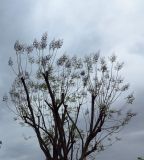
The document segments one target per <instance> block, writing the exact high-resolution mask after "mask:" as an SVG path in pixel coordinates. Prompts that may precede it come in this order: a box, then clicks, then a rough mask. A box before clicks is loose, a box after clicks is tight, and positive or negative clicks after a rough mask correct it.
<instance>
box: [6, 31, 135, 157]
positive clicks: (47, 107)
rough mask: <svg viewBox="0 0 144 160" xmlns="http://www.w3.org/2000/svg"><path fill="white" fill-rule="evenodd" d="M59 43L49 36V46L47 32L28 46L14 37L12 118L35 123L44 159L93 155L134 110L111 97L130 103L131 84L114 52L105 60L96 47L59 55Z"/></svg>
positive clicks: (108, 142) (110, 138)
mask: <svg viewBox="0 0 144 160" xmlns="http://www.w3.org/2000/svg"><path fill="white" fill-rule="evenodd" d="M62 44H63V41H62V40H53V41H51V42H50V43H49V45H48V46H47V34H46V33H45V34H43V36H42V38H41V40H40V41H39V42H38V41H37V40H34V42H33V45H30V46H26V45H23V44H21V43H19V41H16V43H15V45H14V49H15V51H16V59H15V61H13V60H12V58H10V59H9V65H10V66H11V68H12V70H13V71H14V73H15V75H16V78H15V80H14V82H13V84H12V87H11V90H10V98H11V101H12V102H13V104H14V105H15V109H13V111H14V112H15V113H16V115H17V117H16V118H15V119H19V118H20V120H21V121H22V122H23V124H27V125H28V126H30V127H31V128H33V130H34V131H35V134H36V136H37V139H38V142H39V145H40V148H41V150H42V151H43V153H44V155H45V157H46V159H47V160H84V159H86V158H87V159H95V154H94V153H96V152H99V151H102V150H104V149H105V147H106V146H109V145H111V144H112V143H113V141H114V139H113V138H114V136H113V134H114V133H117V132H119V131H120V130H121V129H122V128H123V126H124V125H125V124H127V123H128V122H129V120H130V119H131V118H132V117H133V116H134V115H135V114H134V113H132V112H131V111H127V112H126V111H125V110H124V108H120V107H119V106H118V104H116V103H115V104H116V106H115V105H114V102H115V101H116V100H117V99H118V98H119V97H122V98H124V96H125V97H126V98H125V99H124V100H126V102H127V103H130V104H131V103H132V102H133V100H134V97H133V95H132V94H130V95H128V96H126V94H125V92H126V91H127V90H128V88H129V84H124V80H123V78H122V77H121V76H120V74H119V72H120V70H121V69H122V67H123V63H119V62H117V60H116V56H115V55H112V56H111V57H109V59H108V61H107V62H106V60H105V58H104V57H102V58H101V57H100V56H99V52H97V53H94V54H91V55H88V56H85V57H83V58H79V57H78V56H73V57H70V56H69V55H66V54H61V55H58V53H57V51H58V50H59V49H60V48H61V46H62ZM46 48H48V49H46ZM13 64H15V65H13ZM122 95H123V96H122ZM4 101H6V102H7V97H6V96H5V97H4ZM116 140H118V138H116Z"/></svg>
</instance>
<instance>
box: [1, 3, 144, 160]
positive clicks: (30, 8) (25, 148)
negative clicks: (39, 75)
mask: <svg viewBox="0 0 144 160" xmlns="http://www.w3.org/2000/svg"><path fill="white" fill-rule="evenodd" d="M0 13H1V14H0V19H1V22H0V28H1V29H0V36H1V38H0V62H1V63H0V73H1V79H0V88H1V90H0V96H1V99H2V96H3V94H5V93H6V92H8V90H9V88H10V86H11V84H12V80H13V77H14V75H13V73H12V72H11V70H10V68H9V67H8V65H7V61H8V58H9V57H10V56H11V57H13V56H14V54H15V53H14V50H13V45H14V43H15V41H16V40H17V39H19V40H20V41H22V42H24V43H31V42H32V41H33V39H34V38H40V36H41V34H42V33H43V32H45V31H47V32H48V36H49V39H50V40H51V39H53V38H63V39H64V46H63V48H62V51H61V52H64V51H66V52H67V53H68V54H78V55H79V56H81V55H83V54H86V53H87V54H89V53H91V52H95V51H97V50H98V49H100V50H101V54H102V55H106V56H109V55H110V54H111V53H112V52H116V55H118V57H119V59H120V60H121V61H124V62H125V66H124V70H123V72H122V75H124V77H125V78H126V81H128V82H130V84H131V88H132V90H133V91H134V93H135V97H136V100H135V103H134V106H133V107H132V108H133V109H134V111H136V112H138V116H137V117H136V118H135V119H134V120H132V122H131V123H130V124H129V125H128V126H127V127H126V128H125V129H124V130H123V132H122V133H121V134H120V135H121V136H122V138H123V140H122V141H121V142H118V143H117V144H114V145H113V146H112V147H111V148H110V149H108V150H106V151H105V152H103V153H102V154H100V155H99V156H98V158H99V159H100V160H101V159H108V160H109V159H116V160H121V159H125V160H129V159H132V160H134V159H136V157H137V156H139V155H140V153H141V154H142V152H143V151H142V148H143V147H142V146H143V125H142V122H143V120H144V117H143V114H142V111H143V104H144V101H143V81H144V71H143V66H144V57H143V56H144V54H143V52H144V47H143V42H144V30H143V28H144V21H143V19H144V1H143V0H127V1H125V0H109V1H106V0H101V1H98V0H90V1H87V0H79V1H76V0H61V1H59V0H49V1H47V0H41V1H39V0H31V1H29V0H25V1H19V0H13V3H10V2H9V1H8V0H5V1H3V2H1V5H0ZM0 105H1V108H0V137H2V140H3V143H4V146H3V147H2V149H1V150H0V158H1V159H3V160H13V159H16V158H17V159H18V160H27V159H36V160H37V159H42V158H41V156H42V154H41V152H39V148H38V146H37V144H36V143H35V142H36V141H32V140H30V142H28V143H26V142H25V141H23V140H22V139H23V138H22V134H23V133H24V132H28V133H30V134H31V133H32V132H31V130H29V131H28V130H27V129H22V128H20V127H18V124H16V122H13V121H12V113H10V112H9V110H7V109H6V107H5V105H4V104H3V103H2V102H1V103H0ZM13 128H15V129H13ZM6 133H7V134H6ZM31 153H35V154H31ZM31 156H33V157H31Z"/></svg>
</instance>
